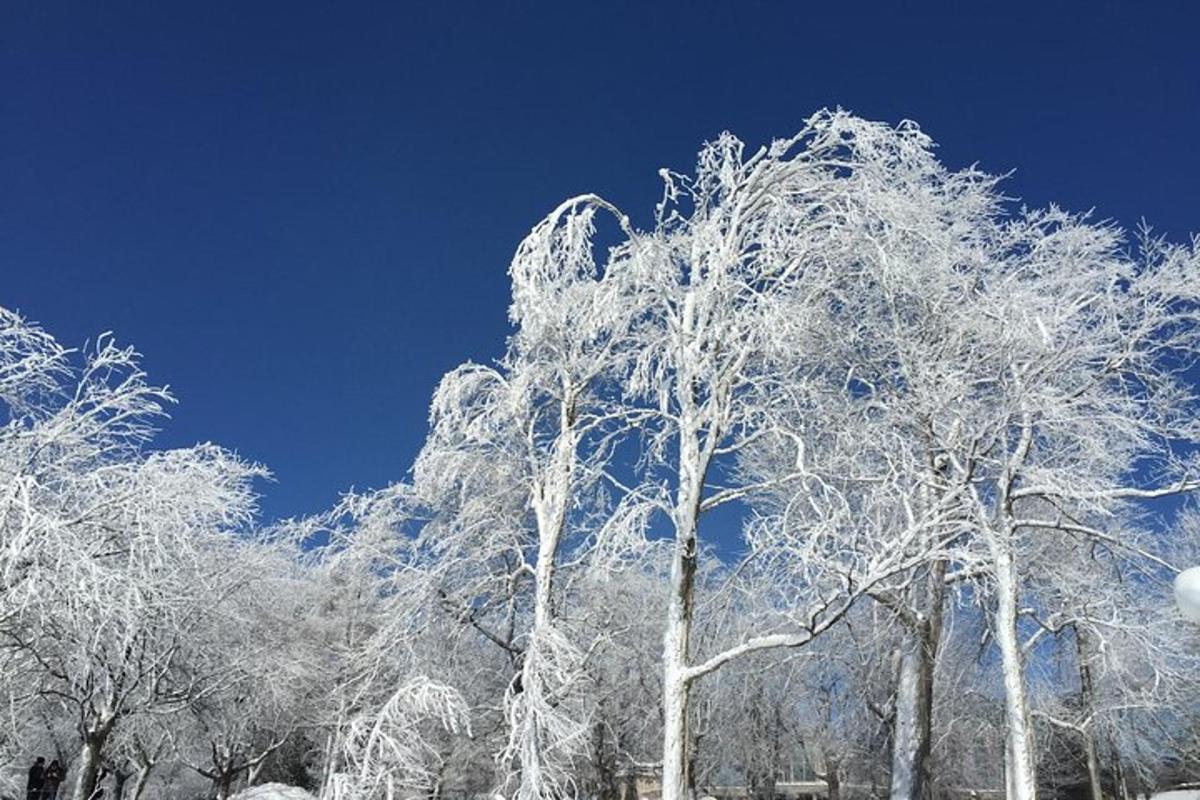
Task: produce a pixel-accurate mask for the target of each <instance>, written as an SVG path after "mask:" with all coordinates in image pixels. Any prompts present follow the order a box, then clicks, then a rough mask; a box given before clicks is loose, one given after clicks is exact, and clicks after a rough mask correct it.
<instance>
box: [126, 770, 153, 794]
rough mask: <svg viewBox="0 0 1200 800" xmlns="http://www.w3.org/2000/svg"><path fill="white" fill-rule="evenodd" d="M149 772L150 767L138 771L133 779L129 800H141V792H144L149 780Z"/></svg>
mask: <svg viewBox="0 0 1200 800" xmlns="http://www.w3.org/2000/svg"><path fill="white" fill-rule="evenodd" d="M150 771H151V767H150V766H143V767H140V768H139V769H138V772H137V776H136V777H135V778H134V779H133V788H132V789H130V791H129V800H141V797H142V792H144V791H146V784H147V783H148V782H149V780H150Z"/></svg>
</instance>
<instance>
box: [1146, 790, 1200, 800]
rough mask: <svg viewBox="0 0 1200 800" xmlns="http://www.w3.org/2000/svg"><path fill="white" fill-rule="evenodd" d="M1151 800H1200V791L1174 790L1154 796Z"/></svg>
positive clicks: (1151, 796)
mask: <svg viewBox="0 0 1200 800" xmlns="http://www.w3.org/2000/svg"><path fill="white" fill-rule="evenodd" d="M1150 800H1200V789H1172V790H1171V791H1169V792H1159V793H1158V794H1152V795H1150Z"/></svg>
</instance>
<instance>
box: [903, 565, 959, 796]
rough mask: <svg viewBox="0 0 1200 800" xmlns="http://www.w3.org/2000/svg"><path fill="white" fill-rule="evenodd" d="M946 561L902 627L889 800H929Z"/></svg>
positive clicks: (930, 575)
mask: <svg viewBox="0 0 1200 800" xmlns="http://www.w3.org/2000/svg"><path fill="white" fill-rule="evenodd" d="M945 581H946V562H945V561H938V562H937V563H935V564H934V565H933V566H932V567H931V568H930V570H929V573H928V575H926V577H925V580H924V581H923V582H922V583H921V585H920V592H921V596H920V597H919V600H918V603H917V604H916V606H917V612H918V613H917V614H916V615H915V619H913V620H910V621H908V622H907V623H906V624H905V625H904V626H903V634H902V635H903V637H904V642H903V644H902V651H901V656H900V674H899V680H898V685H897V689H896V716H895V721H894V723H893V734H892V783H891V793H890V794H891V800H930V798H931V797H932V796H933V791H932V783H931V780H930V778H931V775H930V764H929V754H930V750H931V747H932V742H933V675H934V669H935V668H936V666H937V653H938V647H939V645H940V643H941V638H942V618H943V614H942V609H943V604H944V602H945V594H946V589H945Z"/></svg>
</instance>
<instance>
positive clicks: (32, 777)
mask: <svg viewBox="0 0 1200 800" xmlns="http://www.w3.org/2000/svg"><path fill="white" fill-rule="evenodd" d="M45 763H46V759H44V758H42V757H41V756H38V757H37V761H34V762H33V766H32V767H30V768H29V779H28V780H27V781H26V782H25V797H26V800H41V797H42V787H43V786H44V785H45V783H46V767H45V766H44V764H45Z"/></svg>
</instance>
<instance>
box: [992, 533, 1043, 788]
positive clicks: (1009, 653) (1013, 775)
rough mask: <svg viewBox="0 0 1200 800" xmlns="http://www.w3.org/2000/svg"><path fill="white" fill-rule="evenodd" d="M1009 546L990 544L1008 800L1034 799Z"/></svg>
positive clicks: (1031, 750) (1033, 768)
mask: <svg viewBox="0 0 1200 800" xmlns="http://www.w3.org/2000/svg"><path fill="white" fill-rule="evenodd" d="M1010 547H1011V544H1010V541H1008V540H1007V538H1006V539H1005V540H1003V541H996V542H993V548H992V549H993V561H994V563H995V568H996V643H997V644H998V645H999V647H1000V665H1001V671H1002V674H1003V677H1004V712H1005V721H1006V723H1007V728H1008V747H1007V748H1006V755H1007V759H1006V772H1007V775H1008V800H1036V798H1037V767H1036V761H1035V760H1034V740H1033V723H1032V721H1031V720H1030V718H1029V702H1028V699H1027V697H1026V692H1025V663H1024V662H1025V659H1024V653H1023V652H1022V650H1021V642H1020V639H1019V638H1018V635H1017V600H1018V591H1017V590H1018V586H1017V574H1016V567H1015V565H1014V564H1013V557H1012V551H1011V549H1010Z"/></svg>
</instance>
